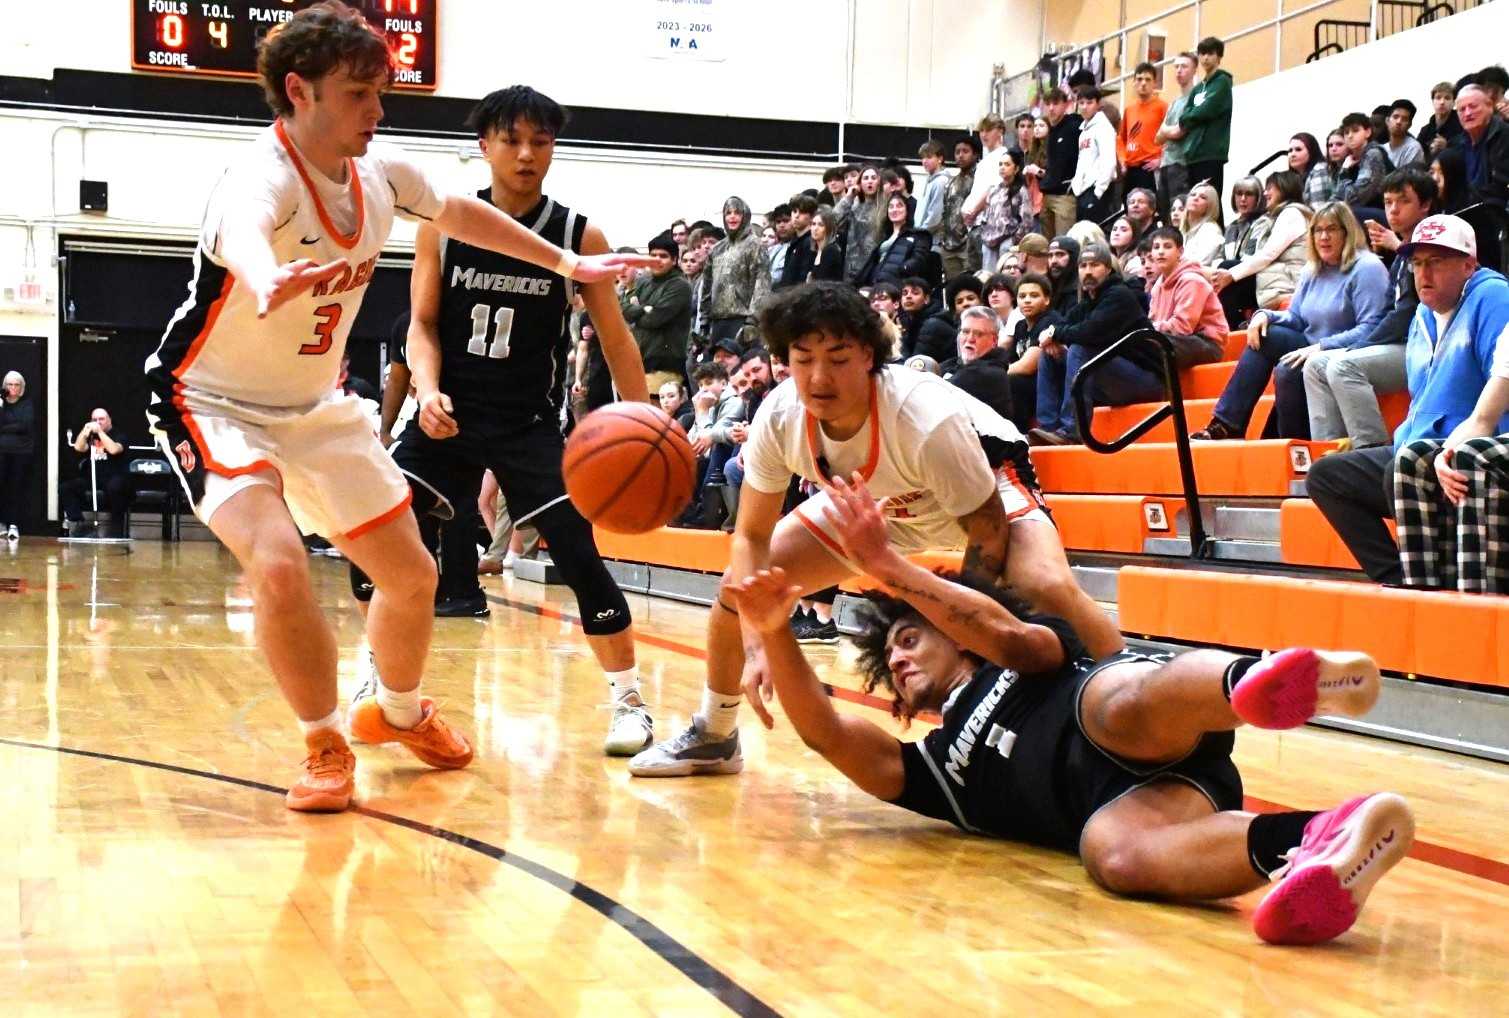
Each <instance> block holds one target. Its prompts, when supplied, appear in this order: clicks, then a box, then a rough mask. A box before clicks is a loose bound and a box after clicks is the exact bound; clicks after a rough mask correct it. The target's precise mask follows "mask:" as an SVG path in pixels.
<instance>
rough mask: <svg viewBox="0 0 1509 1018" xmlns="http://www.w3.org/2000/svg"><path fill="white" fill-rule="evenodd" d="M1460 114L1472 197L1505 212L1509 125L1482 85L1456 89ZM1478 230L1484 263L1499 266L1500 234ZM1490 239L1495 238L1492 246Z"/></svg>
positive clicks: (1508, 194) (1508, 182) (1508, 189)
mask: <svg viewBox="0 0 1509 1018" xmlns="http://www.w3.org/2000/svg"><path fill="white" fill-rule="evenodd" d="M1457 117H1458V118H1459V119H1460V120H1461V123H1462V137H1461V138H1460V139H1459V141H1458V144H1459V146H1460V147H1461V149H1462V156H1463V158H1464V160H1465V162H1466V164H1467V185H1468V187H1469V188H1470V189H1471V193H1472V199H1473V201H1475V202H1486V203H1487V204H1489V205H1492V206H1494V207H1495V208H1497V209H1499V210H1501V211H1502V210H1503V209H1504V206H1505V200H1506V198H1509V128H1506V127H1505V126H1504V121H1503V118H1501V117H1499V116H1496V115H1494V112H1493V99H1492V97H1491V96H1490V95H1489V93H1488V91H1487V90H1486V89H1485V88H1484V87H1483V86H1481V85H1467V86H1464V87H1463V88H1462V89H1461V90H1460V91H1459V92H1457ZM1479 230H1480V233H1479V236H1478V257H1479V259H1480V260H1481V261H1482V262H1483V263H1484V264H1486V265H1489V266H1490V267H1497V265H1498V262H1499V251H1498V249H1497V244H1496V241H1497V237H1496V236H1494V237H1492V238H1490V237H1489V236H1488V233H1489V231H1488V230H1487V229H1484V228H1483V227H1482V226H1480V227H1479ZM1495 232H1496V231H1495ZM1490 239H1492V240H1494V241H1495V243H1494V244H1493V245H1492V246H1491V247H1490V245H1489V243H1488V241H1489V240H1490Z"/></svg>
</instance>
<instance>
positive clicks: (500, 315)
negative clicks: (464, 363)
mask: <svg viewBox="0 0 1509 1018" xmlns="http://www.w3.org/2000/svg"><path fill="white" fill-rule="evenodd" d="M491 311H492V308H491V307H490V306H489V305H487V304H476V305H474V306H473V307H472V338H471V339H470V340H468V341H467V344H466V352H467V353H470V354H476V355H477V356H478V357H492V358H494V359H495V360H502V359H503V358H504V357H507V356H508V334H509V333H510V332H512V331H513V308H499V309H498V311H497V314H490V313H489V312H491ZM488 318H492V319H493V338H492V342H491V343H489V342H488V341H487V320H488Z"/></svg>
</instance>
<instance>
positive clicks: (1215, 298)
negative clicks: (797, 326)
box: [573, 38, 1509, 592]
mask: <svg viewBox="0 0 1509 1018" xmlns="http://www.w3.org/2000/svg"><path fill="white" fill-rule="evenodd" d="M1223 53H1224V47H1223V46H1222V43H1221V42H1220V41H1219V40H1217V39H1214V38H1212V39H1206V40H1204V41H1202V42H1201V43H1200V45H1199V47H1198V49H1197V51H1196V52H1195V53H1184V54H1180V55H1179V56H1177V57H1176V58H1175V59H1174V60H1173V62H1172V70H1173V78H1174V83H1175V85H1176V86H1177V91H1178V94H1177V95H1175V96H1174V98H1173V100H1172V101H1167V102H1166V101H1165V100H1164V99H1162V98H1161V97H1160V96H1159V95H1158V79H1159V74H1158V70H1157V69H1156V68H1154V67H1153V66H1152V65H1150V64H1143V65H1141V66H1139V67H1137V68H1136V70H1135V72H1134V74H1133V77H1132V90H1131V98H1130V99H1129V100H1128V102H1127V103H1126V109H1125V110H1124V111H1123V110H1118V109H1117V108H1116V106H1115V105H1114V104H1113V103H1111V102H1108V101H1107V98H1106V94H1105V90H1103V89H1102V88H1101V87H1100V86H1099V85H1098V84H1097V83H1096V82H1095V80H1094V79H1093V77H1091V76H1089V75H1088V74H1083V73H1082V74H1080V75H1078V76H1076V77H1074V78H1071V79H1069V80H1068V81H1067V82H1065V83H1063V84H1062V85H1061V86H1060V87H1055V88H1052V89H1049V90H1047V91H1046V92H1045V93H1044V94H1043V95H1041V97H1040V102H1039V104H1038V106H1037V107H1036V108H1035V109H1034V110H1032V111H1030V112H1028V113H1023V114H1022V115H1020V116H1018V117H1016V118H1015V119H1014V120H1013V121H1012V122H1011V123H1010V124H1008V123H1007V122H1006V120H1004V119H1003V118H1002V117H1000V116H997V115H994V114H992V115H988V116H986V117H984V118H983V119H982V120H981V121H980V122H979V124H978V127H977V130H976V131H975V132H973V133H970V134H968V135H966V136H963V137H960V138H957V139H955V140H953V142H952V145H951V147H950V146H948V145H946V144H944V143H942V142H940V141H937V140H930V141H928V142H927V143H925V144H924V145H922V146H921V149H920V150H919V151H918V153H917V158H918V159H919V160H920V162H921V172H916V171H914V170H912V169H909V168H908V166H907V165H905V163H904V162H903V161H902V160H901V159H899V158H892V159H886V160H883V161H878V162H859V163H854V164H849V165H842V166H834V167H832V168H830V169H829V170H827V171H826V172H825V173H824V174H823V176H822V179H821V181H820V186H815V187H813V188H810V189H807V190H805V191H803V192H802V193H800V194H797V195H794V196H792V198H791V199H790V200H789V201H786V202H783V203H781V204H780V205H778V206H776V207H775V208H774V209H772V210H770V211H769V212H767V213H766V214H764V215H763V216H761V217H758V218H759V219H760V220H761V221H760V222H758V223H757V222H756V218H757V217H756V216H755V215H754V214H753V213H752V210H751V209H750V208H749V206H748V205H747V204H746V203H745V202H744V201H743V200H742V199H740V198H737V197H731V198H729V199H728V200H727V201H726V202H725V203H724V206H723V208H722V210H721V217H720V218H719V221H718V222H712V221H710V220H707V219H699V220H694V221H691V222H687V221H685V220H677V221H676V222H675V223H673V224H672V225H671V227H670V228H669V229H668V230H667V231H666V232H665V233H664V234H663V235H661V236H659V237H657V238H655V239H654V240H653V241H652V242H651V243H650V245H649V248H650V251H651V253H652V254H654V255H656V256H657V258H658V260H659V264H658V265H657V266H656V267H655V268H654V269H653V270H651V271H650V272H648V273H639V274H635V273H627V274H626V275H625V277H624V278H623V279H622V280H621V281H620V286H619V290H620V294H621V305H622V308H623V311H624V315H625V317H626V318H627V319H628V320H629V322H630V324H631V326H632V328H633V330H634V333H635V335H636V337H637V339H638V341H639V344H640V348H641V352H642V354H643V356H644V360H645V369H646V371H647V373H648V374H649V379H650V383H651V384H650V387H651V391H652V392H654V393H659V394H660V397H659V398H660V399H661V401H662V403H663V405H665V406H666V407H667V408H668V409H674V412H675V413H677V414H679V415H680V417H681V419H682V420H683V422H684V423H685V424H686V425H687V430H688V433H689V435H690V437H691V439H692V441H693V444H694V446H695V448H696V450H697V452H698V454H699V461H700V464H701V471H702V479H701V480H700V482H699V484H700V488H699V490H700V495H699V497H698V499H697V500H696V501H695V503H694V504H693V506H692V507H691V508H690V509H689V510H688V512H687V514H686V516H685V517H684V518H683V520H682V521H681V522H682V523H683V524H684V525H691V526H703V527H717V526H720V525H721V526H724V527H729V526H731V524H732V520H733V518H734V517H735V515H736V513H737V488H738V480H739V478H740V477H741V474H740V460H739V447H740V445H741V443H742V442H743V440H744V436H745V435H746V433H747V426H748V422H749V421H750V420H752V419H753V415H754V412H755V410H756V409H757V408H758V406H759V402H760V400H761V398H762V397H763V395H764V393H765V392H766V391H767V389H768V388H769V387H770V386H771V385H772V384H773V383H775V382H778V381H779V380H780V379H781V378H782V377H783V370H782V366H781V365H780V364H779V363H772V362H771V360H770V358H769V356H768V354H767V353H766V352H765V351H764V350H763V348H762V347H761V345H760V342H759V336H758V332H757V329H756V328H755V325H754V322H755V314H756V312H757V310H758V308H759V306H760V304H761V302H762V300H763V299H764V298H765V296H766V295H767V294H769V293H770V292H772V291H774V290H777V289H780V288H783V287H788V286H793V285H796V284H799V283H803V282H806V281H809V280H846V281H848V282H850V283H852V284H854V285H855V286H856V287H859V288H860V289H862V290H863V291H865V292H866V293H867V294H868V296H869V299H870V302H871V306H872V307H873V308H874V309H875V310H876V311H877V312H878V313H879V314H880V315H881V316H882V318H883V319H884V321H885V323H886V327H887V329H888V330H889V331H890V333H891V334H892V336H893V337H894V340H895V346H894V352H895V359H896V360H897V361H901V362H905V363H907V364H908V365H910V366H912V367H916V368H918V369H920V370H929V371H935V372H938V373H940V374H942V375H944V376H945V377H947V378H948V379H949V380H950V381H953V382H955V383H956V384H959V385H960V386H961V387H963V388H965V389H966V390H968V391H970V392H971V393H973V394H974V395H976V396H978V397H980V398H982V399H985V400H986V401H987V402H990V403H991V404H992V405H994V406H995V407H996V408H997V409H998V410H1000V411H1001V412H1002V413H1003V414H1004V415H1005V416H1007V417H1009V418H1010V419H1012V420H1013V421H1014V422H1016V423H1017V425H1018V426H1019V427H1020V428H1021V430H1022V431H1023V432H1024V433H1025V434H1027V435H1029V438H1030V441H1031V443H1032V444H1034V445H1063V444H1070V443H1076V442H1078V441H1079V434H1078V428H1079V424H1078V421H1077V420H1076V419H1075V414H1074V411H1073V407H1072V402H1071V399H1070V391H1071V387H1072V385H1073V383H1074V380H1075V377H1076V375H1077V374H1078V372H1079V371H1080V369H1081V368H1082V366H1083V365H1084V364H1085V363H1086V362H1087V361H1088V360H1089V359H1091V358H1092V357H1094V356H1095V355H1096V354H1098V353H1100V352H1101V351H1103V350H1105V349H1106V348H1107V347H1108V346H1110V345H1111V344H1113V343H1114V342H1115V341H1117V340H1119V339H1120V338H1121V337H1123V336H1125V335H1126V334H1128V333H1130V332H1133V331H1135V330H1138V329H1142V328H1149V327H1150V328H1153V329H1156V330H1158V331H1159V332H1161V333H1163V334H1164V335H1166V336H1168V337H1169V339H1170V340H1171V341H1172V344H1173V349H1174V351H1175V357H1176V362H1177V366H1178V367H1179V368H1180V369H1187V368H1191V367H1194V366H1196V365H1201V364H1211V363H1215V362H1220V361H1229V360H1234V361H1235V365H1234V368H1233V369H1232V370H1231V374H1230V379H1229V381H1228V382H1227V384H1226V388H1225V391H1224V393H1223V394H1222V395H1221V397H1220V399H1219V401H1218V402H1217V404H1216V406H1215V409H1214V413H1213V414H1212V415H1211V416H1210V418H1209V420H1208V423H1205V424H1204V426H1203V427H1200V428H1199V429H1198V430H1197V431H1196V432H1195V433H1194V434H1193V435H1192V437H1193V438H1194V439H1196V440H1198V441H1220V440H1241V439H1248V438H1260V437H1271V438H1290V439H1311V440H1315V441H1332V442H1336V443H1337V448H1336V450H1335V451H1334V452H1333V451H1331V450H1329V449H1328V450H1326V452H1328V453H1330V455H1323V456H1322V457H1321V458H1320V459H1319V460H1318V461H1317V463H1316V467H1315V469H1314V470H1313V471H1312V473H1311V481H1310V485H1311V490H1312V493H1313V495H1314V497H1315V499H1316V501H1317V502H1318V504H1319V505H1320V507H1321V508H1322V509H1323V510H1324V511H1325V513H1326V515H1327V517H1328V518H1329V519H1331V521H1332V523H1333V525H1334V526H1335V527H1336V529H1337V531H1338V532H1339V533H1340V534H1341V535H1342V537H1343V538H1344V539H1346V541H1347V543H1348V545H1349V547H1351V548H1352V550H1353V552H1354V554H1355V555H1356V557H1357V558H1358V559H1359V561H1360V562H1361V563H1362V564H1363V566H1364V568H1365V569H1366V570H1367V571H1368V572H1369V574H1370V575H1372V576H1373V577H1374V578H1375V579H1378V580H1381V581H1384V582H1403V583H1409V584H1411V585H1418V586H1437V587H1448V588H1460V589H1463V590H1467V589H1472V590H1498V591H1501V592H1509V575H1506V573H1505V569H1506V568H1509V565H1506V564H1505V563H1504V561H1503V560H1504V559H1505V552H1504V551H1503V550H1502V548H1503V545H1504V544H1505V542H1506V541H1509V536H1506V534H1505V526H1506V524H1505V522H1504V521H1505V517H1506V512H1505V510H1504V509H1503V506H1502V493H1503V491H1504V489H1505V488H1506V487H1509V477H1506V473H1505V466H1504V464H1505V452H1504V451H1505V450H1506V449H1509V437H1506V438H1498V437H1496V436H1500V435H1503V434H1504V432H1506V431H1509V422H1505V421H1503V420H1501V419H1500V418H1501V417H1502V416H1503V413H1504V410H1505V409H1509V407H1506V406H1505V405H1504V400H1503V399H1502V398H1501V397H1502V393H1503V390H1504V389H1505V388H1506V387H1509V343H1505V344H1499V343H1498V333H1497V332H1496V331H1494V329H1495V327H1496V326H1495V323H1496V322H1497V319H1496V318H1495V317H1494V315H1495V314H1497V311H1498V308H1499V307H1500V305H1502V306H1503V307H1504V308H1505V309H1506V310H1509V284H1506V283H1505V281H1504V279H1503V277H1502V276H1501V275H1499V273H1498V271H1497V270H1498V269H1500V268H1501V267H1502V265H1503V258H1502V250H1501V240H1500V230H1501V228H1502V222H1503V209H1504V207H1505V204H1506V198H1509V131H1506V128H1505V120H1504V116H1505V115H1506V113H1509V102H1506V100H1505V90H1506V87H1509V74H1506V73H1505V71H1504V69H1503V68H1501V67H1498V66H1494V67H1489V68H1485V69H1483V70H1481V71H1477V72H1474V73H1472V74H1469V75H1467V76H1465V77H1463V78H1461V79H1460V80H1458V81H1456V82H1455V83H1451V82H1442V83H1441V84H1439V85H1437V86H1436V87H1435V88H1433V89H1432V91H1431V96H1430V111H1429V113H1428V114H1427V115H1426V117H1425V121H1424V123H1423V124H1421V125H1418V129H1417V121H1418V112H1419V111H1418V109H1417V107H1416V106H1415V104H1414V103H1413V102H1412V101H1411V100H1409V99H1398V100H1395V101H1394V102H1392V103H1391V104H1388V105H1382V106H1379V107H1377V108H1376V109H1374V111H1373V112H1372V113H1371V114H1368V113H1361V112H1357V113H1351V114H1348V115H1347V116H1346V117H1344V118H1343V119H1342V121H1341V123H1340V125H1338V126H1337V127H1336V129H1335V130H1332V131H1329V132H1326V133H1325V134H1324V137H1325V138H1326V142H1325V145H1324V147H1322V145H1321V143H1320V141H1319V140H1318V135H1316V134H1312V133H1309V132H1300V133H1296V134H1294V135H1293V136H1292V137H1291V138H1290V139H1289V142H1288V147H1287V152H1286V154H1285V156H1284V160H1285V161H1284V163H1283V164H1282V165H1281V166H1280V167H1279V168H1277V169H1275V170H1273V171H1272V172H1268V173H1267V174H1266V176H1262V177H1259V176H1244V177H1241V178H1240V179H1237V180H1236V181H1234V183H1233V186H1232V188H1231V191H1230V196H1229V200H1228V202H1225V203H1223V200H1222V192H1223V176H1224V173H1225V167H1226V162H1227V156H1228V147H1229V141H1230V133H1231V114H1232V102H1233V99H1232V84H1233V83H1232V79H1231V75H1230V74H1229V73H1228V72H1226V71H1225V70H1223V69H1221V58H1222V56H1223ZM1071 106H1072V107H1073V108H1072V109H1071ZM950 156H951V157H952V163H953V166H952V167H950V166H949V165H948V162H949V158H950ZM1443 216H1446V217H1447V218H1444V219H1443V218H1442V217H1443ZM1461 217H1465V219H1464V218H1461ZM1464 223H1465V225H1463V224H1464ZM1422 230H1426V231H1434V232H1433V233H1432V234H1431V235H1432V236H1434V237H1436V238H1438V239H1437V240H1435V241H1430V240H1429V239H1424V238H1422V237H1420V236H1417V233H1418V232H1419V231H1422ZM1443 231H1444V232H1443ZM1464 231H1465V232H1464ZM1441 237H1447V238H1454V240H1452V241H1451V243H1450V244H1448V243H1447V242H1446V241H1443V240H1440V239H1439V238H1441ZM1464 237H1465V238H1467V239H1468V240H1470V241H1471V243H1470V244H1468V243H1466V242H1465V241H1463V240H1462V238H1464ZM1412 240H1414V241H1417V242H1420V243H1422V244H1423V245H1424V246H1421V247H1413V246H1411V241H1412ZM1453 245H1455V246H1453ZM1469 248H1470V249H1471V250H1468V249H1469ZM1447 263H1451V264H1450V265H1448V264H1447ZM972 309H978V310H972ZM1467 311H1470V312H1471V314H1470V316H1466V315H1467ZM1464 316H1466V317H1464ZM582 325H583V328H582V333H581V334H582V342H581V344H580V347H579V357H578V365H577V369H576V380H577V384H576V386H575V387H574V389H573V398H574V401H575V403H576V410H577V412H578V414H580V413H583V412H586V411H588V410H590V409H592V408H593V407H595V406H597V405H600V404H601V403H604V402H607V401H608V400H610V399H611V398H612V392H611V387H610V386H609V385H608V384H607V381H606V369H605V367H604V365H603V363H602V359H601V356H600V354H595V352H594V349H593V339H592V335H593V333H592V329H591V325H590V322H583V323H582ZM1490 333H1491V334H1490ZM1499 346H1503V347H1505V348H1506V349H1505V350H1497V348H1498V347H1499ZM1496 350H1497V352H1496ZM1495 357H1496V358H1497V359H1496V361H1495ZM1495 365H1496V366H1495ZM1270 382H1271V385H1272V392H1273V399H1272V403H1273V407H1272V412H1271V413H1268V414H1266V415H1263V416H1261V417H1259V416H1255V414H1254V411H1255V408H1257V407H1258V405H1259V403H1260V401H1263V400H1264V398H1265V393H1266V391H1267V389H1268V387H1269V385H1270ZM1093 383H1094V384H1093V386H1092V393H1091V394H1092V397H1093V401H1094V403H1095V404H1096V405H1099V406H1122V405H1129V404H1134V403H1143V402H1152V401H1155V400H1160V399H1162V398H1164V381H1163V369H1162V363H1161V359H1160V354H1159V353H1158V351H1157V350H1156V349H1155V347H1154V346H1153V345H1152V344H1150V343H1149V344H1139V343H1134V344H1129V345H1125V346H1123V347H1122V348H1121V349H1120V350H1119V354H1118V356H1116V357H1114V358H1113V359H1112V360H1111V361H1109V362H1107V363H1105V364H1104V365H1102V366H1101V368H1100V369H1099V370H1098V371H1097V374H1096V376H1095V378H1094V379H1093ZM688 390H689V398H688ZM1406 392H1407V393H1408V394H1409V397H1410V399H1411V408H1410V413H1409V416H1408V418H1407V419H1406V420H1405V422H1404V424H1403V426H1402V427H1400V428H1399V429H1398V430H1397V431H1396V432H1394V433H1392V434H1391V430H1390V428H1389V426H1388V424H1387V423H1386V422H1385V420H1384V414H1383V411H1382V410H1381V409H1380V403H1379V398H1380V396H1384V395H1387V394H1390V393H1406ZM1422 443H1423V444H1422ZM1443 448H1447V449H1449V450H1450V451H1449V452H1448V453H1447V454H1446V455H1445V456H1444V457H1443V456H1442V455H1441V450H1442V449H1443ZM1386 487H1387V488H1388V491H1387V492H1386V491H1385V488H1386ZM1396 489H1397V490H1396ZM1406 504H1407V505H1408V506H1409V507H1410V508H1409V509H1408V511H1404V510H1402V509H1401V511H1400V512H1399V513H1397V514H1396V512H1395V508H1396V505H1397V506H1404V505H1406ZM1396 515H1397V517H1398V526H1399V535H1400V536H1399V540H1400V542H1401V543H1402V544H1403V545H1404V553H1403V556H1402V558H1401V555H1400V553H1399V552H1398V551H1397V550H1396V549H1395V544H1394V539H1393V538H1392V537H1391V536H1390V535H1389V533H1388V531H1387V529H1386V528H1385V526H1384V524H1383V522H1382V520H1383V519H1384V518H1386V517H1390V516H1396ZM1422 548H1423V549H1425V551H1420V549H1422ZM1468 558H1473V559H1474V562H1475V563H1476V564H1474V565H1471V566H1469V565H1468V563H1467V559H1468ZM1426 559H1430V560H1432V561H1434V562H1436V563H1438V564H1436V565H1432V566H1429V567H1426V566H1422V565H1421V564H1420V563H1421V562H1423V561H1425V560H1426ZM1446 559H1452V561H1453V564H1451V565H1449V566H1448V565H1444V564H1439V563H1444V561H1445V560H1446ZM1483 563H1490V564H1491V565H1487V566H1485V565H1483Z"/></svg>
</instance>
